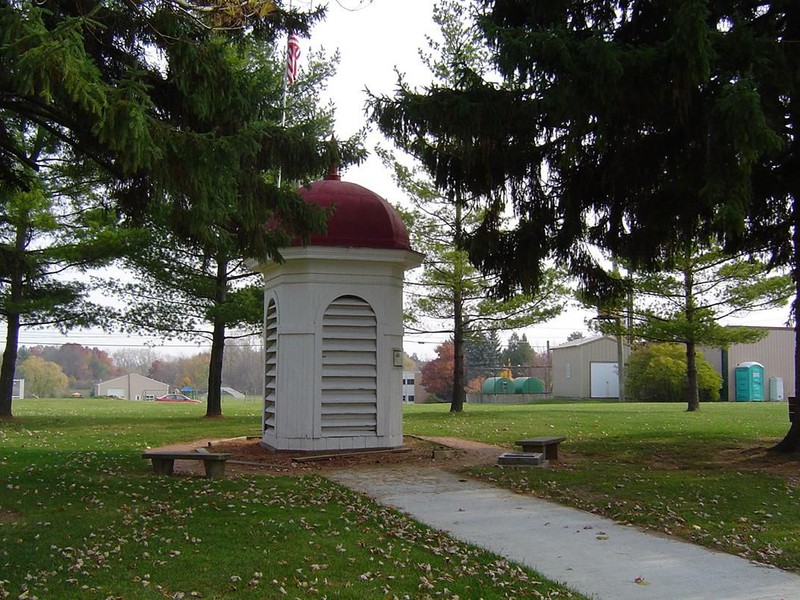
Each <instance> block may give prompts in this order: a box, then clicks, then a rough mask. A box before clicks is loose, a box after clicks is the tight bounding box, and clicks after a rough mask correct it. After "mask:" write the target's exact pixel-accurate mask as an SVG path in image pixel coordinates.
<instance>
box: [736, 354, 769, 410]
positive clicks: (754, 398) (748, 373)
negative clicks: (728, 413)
mask: <svg viewBox="0 0 800 600" xmlns="http://www.w3.org/2000/svg"><path fill="white" fill-rule="evenodd" d="M735 378H736V401H737V402H763V401H764V365H762V364H761V363H757V362H743V363H739V364H738V365H736V371H735Z"/></svg>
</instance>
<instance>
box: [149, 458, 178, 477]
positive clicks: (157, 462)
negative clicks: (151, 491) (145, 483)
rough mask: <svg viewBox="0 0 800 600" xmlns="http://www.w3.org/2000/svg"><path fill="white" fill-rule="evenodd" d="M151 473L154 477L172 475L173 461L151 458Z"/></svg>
mask: <svg viewBox="0 0 800 600" xmlns="http://www.w3.org/2000/svg"><path fill="white" fill-rule="evenodd" d="M151 460H152V461H153V472H154V473H155V474H156V475H172V472H173V470H174V469H175V460H174V459H171V458H152V459H151Z"/></svg>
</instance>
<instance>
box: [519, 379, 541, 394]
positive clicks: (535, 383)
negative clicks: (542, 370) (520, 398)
mask: <svg viewBox="0 0 800 600" xmlns="http://www.w3.org/2000/svg"><path fill="white" fill-rule="evenodd" d="M514 393H515V394H544V381H542V380H541V379H539V378H538V377H515V378H514Z"/></svg>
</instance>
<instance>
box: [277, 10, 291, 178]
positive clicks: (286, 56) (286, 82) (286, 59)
mask: <svg viewBox="0 0 800 600" xmlns="http://www.w3.org/2000/svg"><path fill="white" fill-rule="evenodd" d="M289 10H292V0H289ZM290 35H291V34H287V36H286V50H284V53H283V90H282V92H281V129H284V128H285V127H286V94H287V93H288V88H289V70H288V68H287V65H288V64H289V36H290ZM282 175H283V173H282V169H281V167H280V166H278V189H280V188H281V179H282Z"/></svg>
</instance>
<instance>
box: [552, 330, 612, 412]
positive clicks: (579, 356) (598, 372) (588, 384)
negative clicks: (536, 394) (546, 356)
mask: <svg viewBox="0 0 800 600" xmlns="http://www.w3.org/2000/svg"><path fill="white" fill-rule="evenodd" d="M617 351H618V350H617V340H616V339H614V338H612V337H608V336H596V337H590V338H580V339H577V340H573V341H571V342H567V343H565V344H561V345H560V346H555V347H553V348H552V349H551V353H552V361H553V370H552V378H553V396H554V397H557V398H618V397H619V378H618V375H617V368H618V363H617Z"/></svg>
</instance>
